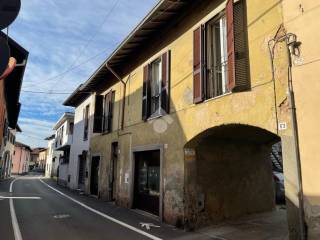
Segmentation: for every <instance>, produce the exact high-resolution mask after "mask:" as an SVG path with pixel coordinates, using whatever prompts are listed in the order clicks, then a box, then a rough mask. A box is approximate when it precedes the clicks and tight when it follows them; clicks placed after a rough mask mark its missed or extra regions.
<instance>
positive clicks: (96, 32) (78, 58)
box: [50, 0, 120, 90]
mask: <svg viewBox="0 0 320 240" xmlns="http://www.w3.org/2000/svg"><path fill="white" fill-rule="evenodd" d="M119 2H120V0H116V1H115V2H114V4H113V6H112V7H111V8H110V10H109V11H108V12H107V13H106V15H105V16H104V18H103V21H102V22H101V24H100V25H99V27H98V29H97V30H96V31H95V33H94V34H92V35H91V37H90V38H88V40H87V42H86V43H85V44H84V45H83V46H82V48H81V49H80V51H79V54H78V56H77V57H75V59H74V61H73V63H72V64H71V65H70V67H69V69H71V68H73V67H74V65H75V64H76V63H77V62H78V61H79V60H80V58H81V57H82V55H83V52H84V50H85V49H86V48H88V47H89V45H90V44H91V43H92V42H93V40H94V39H95V38H96V37H97V35H98V34H99V33H100V31H101V28H102V27H103V25H104V24H105V23H106V21H107V20H108V18H109V16H110V15H111V13H112V12H113V10H114V9H115V8H116V6H117V5H118V3H119ZM63 77H64V76H63ZM63 77H62V78H63ZM56 83H57V82H55V83H54V84H53V86H52V87H51V88H50V90H52V88H54V85H55V84H56Z"/></svg>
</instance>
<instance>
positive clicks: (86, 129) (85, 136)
mask: <svg viewBox="0 0 320 240" xmlns="http://www.w3.org/2000/svg"><path fill="white" fill-rule="evenodd" d="M89 109H90V106H89V105H87V106H86V108H85V109H84V117H83V119H84V128H83V140H84V141H86V140H88V134H89Z"/></svg>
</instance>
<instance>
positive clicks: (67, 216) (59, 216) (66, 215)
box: [53, 214, 70, 219]
mask: <svg viewBox="0 0 320 240" xmlns="http://www.w3.org/2000/svg"><path fill="white" fill-rule="evenodd" d="M69 217H70V215H69V214H58V215H54V216H53V218H56V219H64V218H69Z"/></svg>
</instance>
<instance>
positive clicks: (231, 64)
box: [226, 0, 235, 91]
mask: <svg viewBox="0 0 320 240" xmlns="http://www.w3.org/2000/svg"><path fill="white" fill-rule="evenodd" d="M226 18H227V50H228V88H229V90H230V91H232V90H233V88H234V87H235V51H234V25H233V0H228V1H227V6H226Z"/></svg>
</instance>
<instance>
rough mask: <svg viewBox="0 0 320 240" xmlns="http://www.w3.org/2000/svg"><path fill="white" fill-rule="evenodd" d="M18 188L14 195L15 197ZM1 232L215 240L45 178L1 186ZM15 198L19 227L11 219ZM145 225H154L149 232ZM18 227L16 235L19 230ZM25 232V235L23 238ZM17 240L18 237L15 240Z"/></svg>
mask: <svg viewBox="0 0 320 240" xmlns="http://www.w3.org/2000/svg"><path fill="white" fill-rule="evenodd" d="M11 184H12V194H10V193H9V189H10V185H11ZM0 191H1V197H4V198H5V197H7V199H0V211H1V212H2V214H1V215H0V222H1V224H0V231H1V232H2V234H3V235H2V236H3V238H1V239H5V240H11V239H12V240H22V239H24V240H38V239H39V240H40V239H48V240H50V239H68V240H73V239H77V240H81V239H83V240H87V239H90V240H96V239H97V240H98V239H130V240H131V239H137V240H138V239H139V240H142V239H155V240H157V239H199V240H205V239H213V238H209V237H206V236H205V235H201V234H196V233H189V234H187V233H184V232H183V231H181V230H176V229H174V228H173V227H170V226H167V225H162V224H160V223H159V222H157V221H156V220H153V219H150V218H148V217H145V216H143V215H140V214H137V213H135V212H133V211H131V210H127V209H123V208H118V207H115V206H114V205H113V204H111V203H106V202H102V201H99V200H97V199H95V198H89V197H87V196H81V195H78V194H76V193H72V192H70V191H68V190H66V189H63V188H61V187H58V186H56V185H54V184H53V182H52V181H51V180H48V179H43V180H42V179H41V178H40V177H39V176H32V175H31V176H24V177H18V178H16V179H10V180H7V181H3V182H2V183H1V184H0ZM10 197H17V198H18V199H17V198H16V199H13V203H14V204H13V206H14V210H13V211H14V212H15V215H16V217H17V224H15V223H12V224H11V221H12V220H10V219H12V217H13V218H14V216H12V215H13V214H14V213H13V212H12V210H11V209H10V207H9V201H11V200H10V199H8V198H10ZM140 223H152V224H154V225H155V226H157V227H152V228H151V229H150V230H149V231H148V230H146V229H145V228H144V229H142V227H141V224H140ZM13 226H14V227H15V231H16V232H15V231H14V230H13ZM17 231H20V233H21V237H19V233H17ZM15 236H16V237H15Z"/></svg>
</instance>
